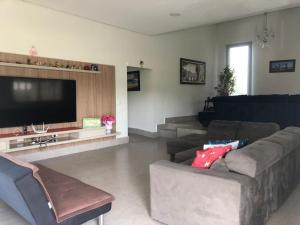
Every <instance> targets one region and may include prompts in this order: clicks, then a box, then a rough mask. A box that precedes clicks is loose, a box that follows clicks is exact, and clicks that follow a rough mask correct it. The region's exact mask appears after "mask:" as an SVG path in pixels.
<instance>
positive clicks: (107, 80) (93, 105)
mask: <svg viewBox="0 0 300 225" xmlns="http://www.w3.org/2000/svg"><path fill="white" fill-rule="evenodd" d="M28 58H30V60H31V62H35V61H38V60H40V59H41V60H43V62H45V61H46V62H47V63H51V64H55V63H59V64H63V65H70V64H72V65H76V66H80V67H83V66H84V65H86V64H87V63H85V62H75V61H69V60H59V59H49V58H37V57H30V56H24V55H16V54H10V53H0V62H11V63H16V62H21V63H27V59H28ZM98 66H99V68H100V71H101V74H96V73H95V74H94V73H84V72H73V71H59V70H47V69H40V68H34V69H32V68H20V67H9V66H2V65H0V76H17V77H33V78H45V79H47V78H49V79H51V78H52V79H67V80H68V79H71V80H76V95H77V121H76V122H73V123H59V124H50V127H51V128H60V127H74V126H75V127H82V119H83V118H84V117H101V116H102V115H104V114H105V115H114V116H115V114H116V105H115V98H116V95H115V68H114V66H107V65H98ZM17 129H18V128H2V129H0V134H3V133H12V132H16V131H17Z"/></svg>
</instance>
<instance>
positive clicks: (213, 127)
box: [167, 120, 280, 162]
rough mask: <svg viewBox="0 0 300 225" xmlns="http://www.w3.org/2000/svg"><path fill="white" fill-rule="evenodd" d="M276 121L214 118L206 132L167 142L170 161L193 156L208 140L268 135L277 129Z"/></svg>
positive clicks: (252, 138) (251, 138)
mask: <svg viewBox="0 0 300 225" xmlns="http://www.w3.org/2000/svg"><path fill="white" fill-rule="evenodd" d="M279 129H280V128H279V125H278V124H276V123H261V122H245V121H227V120H214V121H212V122H211V123H210V124H209V126H208V128H207V133H206V134H191V135H187V136H184V137H180V138H176V139H174V140H170V141H168V142H167V150H168V153H169V154H170V161H172V162H174V161H175V162H182V161H185V160H188V159H190V158H193V157H194V156H195V152H196V150H197V149H199V148H202V146H203V145H204V144H207V142H208V140H224V139H231V140H241V139H247V140H248V142H249V143H252V142H254V141H256V140H258V139H260V138H263V137H267V136H270V135H271V134H273V133H275V132H276V131H278V130H279Z"/></svg>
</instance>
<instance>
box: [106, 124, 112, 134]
mask: <svg viewBox="0 0 300 225" xmlns="http://www.w3.org/2000/svg"><path fill="white" fill-rule="evenodd" d="M112 124H113V123H112V122H111V121H107V122H106V123H105V130H106V134H111V130H112V128H113V126H112Z"/></svg>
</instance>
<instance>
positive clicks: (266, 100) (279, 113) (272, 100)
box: [199, 95, 300, 128]
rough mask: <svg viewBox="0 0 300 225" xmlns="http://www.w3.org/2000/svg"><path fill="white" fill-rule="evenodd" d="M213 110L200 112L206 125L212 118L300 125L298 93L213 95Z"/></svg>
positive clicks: (200, 117)
mask: <svg viewBox="0 0 300 225" xmlns="http://www.w3.org/2000/svg"><path fill="white" fill-rule="evenodd" d="M212 101H213V103H214V109H215V111H214V112H200V113H199V120H200V122H202V123H205V124H206V125H207V124H209V122H210V121H212V120H238V121H251V122H275V123H277V124H279V125H280V127H281V128H285V127H288V126H300V117H299V116H297V115H299V113H300V95H254V96H247V95H240V96H226V97H214V98H213V100H212Z"/></svg>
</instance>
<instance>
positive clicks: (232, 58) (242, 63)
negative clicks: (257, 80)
mask: <svg viewBox="0 0 300 225" xmlns="http://www.w3.org/2000/svg"><path fill="white" fill-rule="evenodd" d="M249 51H250V46H249V45H243V46H235V47H229V52H228V53H229V54H228V57H229V59H228V62H229V66H230V68H232V69H233V70H234V75H235V83H236V84H235V93H234V95H247V94H248V87H249V66H250V61H249V60H250V59H249Z"/></svg>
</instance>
